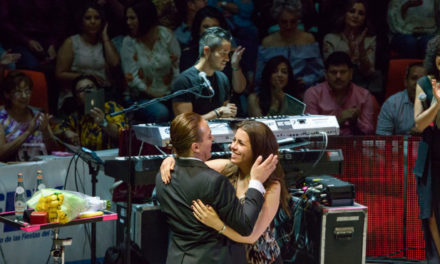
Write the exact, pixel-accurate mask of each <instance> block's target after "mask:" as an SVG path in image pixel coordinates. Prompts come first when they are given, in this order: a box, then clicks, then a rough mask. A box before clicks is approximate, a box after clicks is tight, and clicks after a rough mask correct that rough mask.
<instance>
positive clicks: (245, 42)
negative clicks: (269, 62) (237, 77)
mask: <svg viewBox="0 0 440 264" xmlns="http://www.w3.org/2000/svg"><path fill="white" fill-rule="evenodd" d="M208 4H209V5H210V6H214V7H217V8H219V9H220V10H221V11H222V13H223V16H224V17H225V18H226V21H227V22H228V25H229V29H230V31H231V33H232V36H233V37H234V39H235V40H236V41H237V45H240V46H242V47H245V48H246V52H245V53H244V54H243V60H242V67H243V71H244V72H245V74H246V76H250V77H252V78H253V76H254V72H255V63H256V58H257V55H258V43H259V41H260V38H259V36H258V29H257V27H256V26H255V24H254V22H253V21H252V19H251V16H252V14H253V11H254V3H253V1H242V0H225V1H219V0H209V1H208Z"/></svg>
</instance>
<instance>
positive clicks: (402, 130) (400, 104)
mask: <svg viewBox="0 0 440 264" xmlns="http://www.w3.org/2000/svg"><path fill="white" fill-rule="evenodd" d="M425 74H426V73H425V69H424V68H423V64H422V63H419V62H417V63H412V64H410V65H409V66H408V68H407V70H406V75H405V82H404V85H405V90H403V91H400V92H398V93H395V94H394V95H392V96H391V97H390V98H388V99H387V100H386V101H385V102H384V103H383V105H382V108H381V109H380V113H379V117H378V119H377V126H376V134H378V135H383V136H389V135H408V134H413V133H416V130H415V128H414V99H415V94H416V85H417V80H418V79H420V78H421V77H422V76H424V75H425Z"/></svg>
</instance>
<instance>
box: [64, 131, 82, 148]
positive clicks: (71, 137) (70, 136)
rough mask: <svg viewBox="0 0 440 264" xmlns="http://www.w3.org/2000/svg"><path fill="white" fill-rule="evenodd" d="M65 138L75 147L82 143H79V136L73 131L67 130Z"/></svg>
mask: <svg viewBox="0 0 440 264" xmlns="http://www.w3.org/2000/svg"><path fill="white" fill-rule="evenodd" d="M64 137H65V138H66V139H67V140H68V141H69V142H70V143H72V144H73V145H77V146H79V145H80V141H79V136H78V134H77V133H75V132H73V131H71V130H66V131H64Z"/></svg>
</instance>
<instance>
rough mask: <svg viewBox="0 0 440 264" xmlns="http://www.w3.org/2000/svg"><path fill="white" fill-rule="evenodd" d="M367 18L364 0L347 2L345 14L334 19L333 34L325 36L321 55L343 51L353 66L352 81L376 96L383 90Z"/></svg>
mask: <svg viewBox="0 0 440 264" xmlns="http://www.w3.org/2000/svg"><path fill="white" fill-rule="evenodd" d="M372 27H373V26H372V24H371V23H370V20H369V12H368V9H367V3H366V1H365V0H349V1H347V4H346V8H345V14H344V15H343V16H342V17H341V18H339V19H338V23H337V24H336V26H335V27H334V28H333V33H329V34H327V35H325V37H324V41H323V55H324V59H327V57H328V55H330V54H331V53H333V52H334V51H343V52H345V53H347V54H349V55H350V58H351V61H352V63H353V66H354V70H353V82H354V83H355V84H357V85H359V86H362V87H364V88H366V89H367V90H369V91H370V92H371V93H373V94H378V95H380V94H381V93H382V92H383V77H382V74H381V72H380V71H378V70H376V69H375V62H376V35H375V34H374V32H373V29H372Z"/></svg>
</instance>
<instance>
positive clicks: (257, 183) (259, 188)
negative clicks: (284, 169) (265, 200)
mask: <svg viewBox="0 0 440 264" xmlns="http://www.w3.org/2000/svg"><path fill="white" fill-rule="evenodd" d="M250 188H254V189H257V191H259V192H260V193H261V194H262V195H263V196H264V194H265V193H266V189H264V186H263V184H262V183H261V182H260V181H257V180H250V181H249V186H248V189H250Z"/></svg>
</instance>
